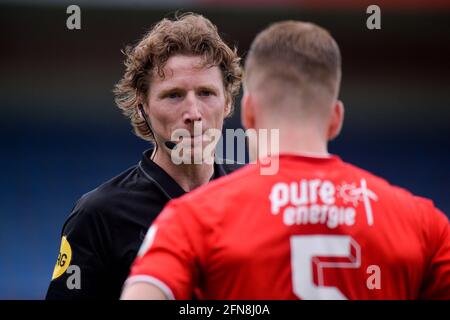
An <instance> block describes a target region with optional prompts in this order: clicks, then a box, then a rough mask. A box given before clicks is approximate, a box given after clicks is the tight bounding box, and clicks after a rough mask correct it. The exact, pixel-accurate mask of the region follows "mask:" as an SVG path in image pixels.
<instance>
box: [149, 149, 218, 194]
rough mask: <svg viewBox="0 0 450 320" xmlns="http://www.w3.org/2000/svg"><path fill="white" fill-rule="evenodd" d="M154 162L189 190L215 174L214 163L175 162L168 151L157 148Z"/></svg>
mask: <svg viewBox="0 0 450 320" xmlns="http://www.w3.org/2000/svg"><path fill="white" fill-rule="evenodd" d="M153 162H155V163H156V164H157V165H158V166H159V167H161V168H162V169H163V170H164V171H165V172H166V173H167V174H168V175H169V176H171V177H172V178H173V179H174V180H175V181H176V182H177V183H178V185H179V186H180V187H181V188H182V189H183V190H184V191H186V192H189V191H191V190H193V189H195V188H197V187H199V186H201V185H204V184H206V183H207V182H208V181H209V180H210V179H211V177H212V175H213V174H214V164H207V163H203V164H179V165H177V164H175V163H173V161H172V159H171V158H170V154H168V153H167V152H164V151H161V150H157V151H156V153H155V154H154V156H153Z"/></svg>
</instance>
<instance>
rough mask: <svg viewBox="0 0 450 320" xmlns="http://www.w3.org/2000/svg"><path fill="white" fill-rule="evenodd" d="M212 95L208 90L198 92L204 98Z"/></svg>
mask: <svg viewBox="0 0 450 320" xmlns="http://www.w3.org/2000/svg"><path fill="white" fill-rule="evenodd" d="M212 94H213V93H212V92H211V91H209V90H202V91H200V95H201V96H204V97H209V96H210V95H212Z"/></svg>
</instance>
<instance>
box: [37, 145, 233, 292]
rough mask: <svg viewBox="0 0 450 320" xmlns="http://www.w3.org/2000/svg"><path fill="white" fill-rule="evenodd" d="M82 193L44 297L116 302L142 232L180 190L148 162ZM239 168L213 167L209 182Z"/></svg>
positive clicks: (66, 226) (65, 228) (145, 156)
mask: <svg viewBox="0 0 450 320" xmlns="http://www.w3.org/2000/svg"><path fill="white" fill-rule="evenodd" d="M152 151H153V150H152V149H150V150H147V151H145V152H144V154H143V157H142V160H141V161H140V162H139V163H138V164H137V165H136V166H133V167H131V168H130V169H128V170H127V171H125V172H123V173H121V174H120V175H118V176H116V177H115V178H113V179H111V180H109V181H107V182H105V183H104V184H102V185H101V186H99V187H98V188H96V189H95V190H93V191H91V192H89V193H87V194H85V195H83V196H82V197H81V199H80V200H78V202H77V203H76V205H75V207H74V209H73V210H72V213H71V214H70V215H69V217H68V218H67V220H66V222H65V223H64V226H63V229H62V235H61V237H62V241H61V249H60V253H59V256H58V259H57V263H56V266H55V270H54V273H53V276H52V281H51V283H50V286H49V288H48V291H47V296H46V299H119V297H120V293H121V290H122V285H123V283H124V282H125V280H126V278H127V276H128V274H129V271H130V266H131V264H132V262H133V261H134V258H135V257H136V254H137V252H138V250H139V247H140V245H141V243H142V241H143V240H144V237H145V234H146V232H147V229H148V228H149V226H150V225H151V223H152V222H153V220H154V219H155V218H156V217H157V215H158V214H159V213H160V212H161V210H162V209H163V208H164V206H165V205H166V203H167V202H168V201H169V200H170V199H172V198H177V197H180V196H181V195H183V194H184V193H185V191H184V190H183V189H182V188H181V187H180V186H179V185H178V184H177V183H176V182H175V180H173V179H172V178H171V177H170V176H169V175H168V174H167V173H166V172H165V171H164V170H163V169H161V168H160V167H159V166H158V165H157V164H155V163H154V162H153V161H152V160H150V155H151V154H152ZM240 167H241V165H239V164H231V165H230V164H217V163H215V164H214V177H213V178H214V179H215V178H218V177H221V176H224V175H226V174H228V173H230V172H232V171H234V170H236V169H238V168H240Z"/></svg>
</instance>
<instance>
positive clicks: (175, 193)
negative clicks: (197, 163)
mask: <svg viewBox="0 0 450 320" xmlns="http://www.w3.org/2000/svg"><path fill="white" fill-rule="evenodd" d="M152 153H153V148H151V149H148V150H145V151H144V153H143V154H142V160H141V161H140V162H139V168H140V169H141V170H142V172H143V173H144V175H145V176H146V177H147V178H148V179H149V180H150V181H152V182H153V183H154V184H155V185H156V186H157V187H158V188H159V189H160V190H161V191H162V192H163V193H164V194H165V195H166V196H167V197H168V198H169V199H172V198H178V197H181V196H182V195H183V194H185V193H186V191H184V190H183V188H181V187H180V185H179V184H178V183H177V182H176V181H175V180H174V179H173V178H172V177H171V176H170V175H169V174H168V173H167V172H165V171H164V170H163V169H162V168H161V167H160V166H158V165H157V164H156V163H155V162H153V160H151V159H150V156H151V155H152ZM225 175H226V171H225V169H224V168H223V165H221V164H218V163H217V159H216V161H215V162H214V174H213V176H212V177H211V179H210V181H211V180H214V179H217V178H220V177H223V176H225Z"/></svg>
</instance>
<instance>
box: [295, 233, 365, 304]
mask: <svg viewBox="0 0 450 320" xmlns="http://www.w3.org/2000/svg"><path fill="white" fill-rule="evenodd" d="M352 247H353V249H354V253H353V254H352V250H351V248H352ZM319 257H337V258H348V259H349V260H350V261H349V262H322V261H320V260H319ZM313 263H314V265H315V266H316V267H317V275H318V284H315V283H314V281H313ZM291 264H292V286H293V288H294V293H295V294H296V295H297V297H299V298H301V299H314V300H317V299H324V300H345V299H347V298H346V297H345V295H344V294H343V293H342V292H341V291H340V290H339V289H338V288H336V287H329V286H324V285H323V269H324V268H359V267H360V265H361V249H360V246H359V244H358V243H357V242H356V241H355V240H353V238H352V237H350V236H337V235H336V236H331V235H330V236H325V235H315V236H292V237H291Z"/></svg>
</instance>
